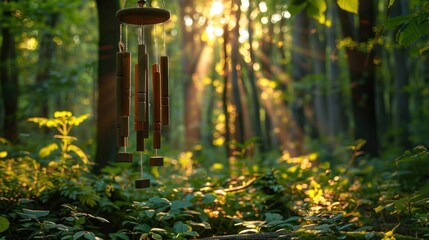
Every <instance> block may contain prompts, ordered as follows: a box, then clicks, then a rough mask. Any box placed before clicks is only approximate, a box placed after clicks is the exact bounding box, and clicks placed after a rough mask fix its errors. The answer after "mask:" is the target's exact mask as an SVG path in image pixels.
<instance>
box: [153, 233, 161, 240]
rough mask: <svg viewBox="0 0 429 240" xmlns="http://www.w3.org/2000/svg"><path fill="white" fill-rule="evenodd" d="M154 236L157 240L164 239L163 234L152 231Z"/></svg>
mask: <svg viewBox="0 0 429 240" xmlns="http://www.w3.org/2000/svg"><path fill="white" fill-rule="evenodd" d="M152 237H153V239H155V240H162V237H161V235H159V234H158V233H152Z"/></svg>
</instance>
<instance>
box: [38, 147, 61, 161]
mask: <svg viewBox="0 0 429 240" xmlns="http://www.w3.org/2000/svg"><path fill="white" fill-rule="evenodd" d="M57 149H58V144H56V143H51V144H49V145H46V146H44V147H43V148H42V149H40V151H39V156H40V157H41V158H45V157H47V156H49V155H50V154H51V153H52V152H53V151H55V150H57Z"/></svg>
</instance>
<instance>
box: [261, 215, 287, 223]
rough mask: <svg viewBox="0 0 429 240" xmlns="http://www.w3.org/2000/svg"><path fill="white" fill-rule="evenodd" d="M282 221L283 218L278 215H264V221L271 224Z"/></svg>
mask: <svg viewBox="0 0 429 240" xmlns="http://www.w3.org/2000/svg"><path fill="white" fill-rule="evenodd" d="M279 220H283V216H282V215H280V214H278V213H265V221H267V222H271V221H279Z"/></svg>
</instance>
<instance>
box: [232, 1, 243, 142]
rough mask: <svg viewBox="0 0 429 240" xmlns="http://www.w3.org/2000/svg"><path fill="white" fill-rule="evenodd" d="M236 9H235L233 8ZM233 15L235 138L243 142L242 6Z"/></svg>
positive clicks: (235, 3)
mask: <svg viewBox="0 0 429 240" xmlns="http://www.w3.org/2000/svg"><path fill="white" fill-rule="evenodd" d="M231 4H232V6H231V9H234V8H233V6H234V5H237V6H240V1H238V2H237V0H235V1H232V2H231ZM233 11H234V10H233ZM231 15H234V16H235V22H236V25H235V27H234V29H233V30H232V31H231V41H230V44H231V83H232V96H233V104H234V107H235V112H236V117H235V140H236V141H237V142H238V143H239V144H242V143H243V142H244V120H243V107H242V104H241V100H240V98H241V97H240V90H239V84H238V81H239V76H238V71H239V67H240V66H239V61H238V57H239V52H238V48H239V42H238V37H239V34H240V33H239V28H240V24H239V22H240V16H241V11H240V8H236V9H235V11H234V12H232V13H231Z"/></svg>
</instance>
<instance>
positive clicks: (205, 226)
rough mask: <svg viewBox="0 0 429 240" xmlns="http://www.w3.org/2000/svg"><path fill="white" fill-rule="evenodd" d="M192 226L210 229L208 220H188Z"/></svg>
mask: <svg viewBox="0 0 429 240" xmlns="http://www.w3.org/2000/svg"><path fill="white" fill-rule="evenodd" d="M189 223H190V224H191V225H192V226H199V227H203V228H204V229H212V228H211V226H210V223H208V222H201V223H199V222H194V221H190V222H189Z"/></svg>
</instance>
